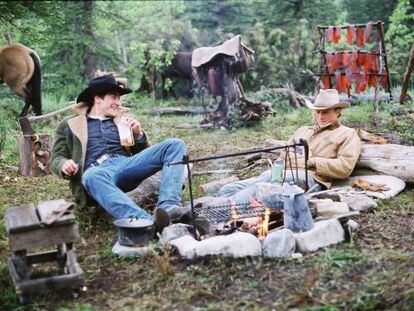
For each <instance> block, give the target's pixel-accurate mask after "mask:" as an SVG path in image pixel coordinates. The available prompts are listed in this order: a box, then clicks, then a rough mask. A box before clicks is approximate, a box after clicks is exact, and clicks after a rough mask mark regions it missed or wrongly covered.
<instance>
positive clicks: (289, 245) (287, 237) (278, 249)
mask: <svg viewBox="0 0 414 311" xmlns="http://www.w3.org/2000/svg"><path fill="white" fill-rule="evenodd" d="M294 251H295V237H294V235H293V232H292V231H290V230H289V229H282V230H277V231H273V232H270V233H269V234H268V235H267V236H266V238H265V239H264V241H263V256H265V257H271V258H288V257H291V256H292V254H293V252H294Z"/></svg>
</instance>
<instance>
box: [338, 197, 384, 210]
mask: <svg viewBox="0 0 414 311" xmlns="http://www.w3.org/2000/svg"><path fill="white" fill-rule="evenodd" d="M341 198H342V200H343V201H344V202H346V203H347V204H348V206H349V208H350V209H351V210H352V211H359V212H361V211H369V210H372V209H374V208H377V207H378V204H377V202H375V201H374V200H373V199H372V198H370V197H369V196H367V195H366V194H345V195H341Z"/></svg>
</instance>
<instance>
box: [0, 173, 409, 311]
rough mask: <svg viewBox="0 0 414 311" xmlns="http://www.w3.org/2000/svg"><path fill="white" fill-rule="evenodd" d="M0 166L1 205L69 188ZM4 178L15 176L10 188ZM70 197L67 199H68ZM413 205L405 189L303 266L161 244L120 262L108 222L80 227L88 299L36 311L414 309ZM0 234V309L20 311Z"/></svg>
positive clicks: (38, 299) (68, 298)
mask: <svg viewBox="0 0 414 311" xmlns="http://www.w3.org/2000/svg"><path fill="white" fill-rule="evenodd" d="M1 169H2V170H1V173H2V174H3V175H2V179H1V180H2V189H3V190H2V198H3V199H2V202H1V203H2V205H3V204H5V200H4V198H5V197H9V198H10V197H12V196H14V197H15V198H16V200H17V198H18V195H19V193H20V192H19V189H20V187H21V186H22V185H23V184H24V185H25V186H26V187H29V188H30V187H38V186H41V185H42V186H44V187H48V186H51V185H52V184H53V185H56V183H57V184H60V185H63V184H64V183H65V182H64V181H60V180H58V179H56V177H52V176H49V177H45V178H42V179H40V178H31V179H27V178H26V179H24V180H23V178H22V177H18V176H17V174H16V172H15V171H13V170H11V169H10V168H7V167H6V168H5V167H1ZM4 174H7V175H8V176H9V177H10V178H11V179H8V180H6V181H4V177H3V176H4ZM13 176H14V177H13ZM10 180H11V181H10ZM28 180H30V181H31V182H30V183H29V185H28V183H27V181H28ZM5 183H7V187H4V186H5ZM5 189H7V190H6V191H5ZM25 191H27V188H26V189H21V193H23V192H25ZM16 195H17V196H16ZM65 195H67V196H68V197H70V194H69V193H67V192H65ZM42 199H43V198H42ZM413 202H414V189H412V188H409V189H406V190H405V191H404V192H403V193H402V194H401V195H399V196H397V197H396V198H394V199H392V200H390V201H388V202H386V203H381V204H380V207H379V209H378V210H377V211H374V212H370V213H366V214H362V215H360V216H358V217H357V218H356V219H355V220H356V221H357V222H358V224H359V227H358V229H357V231H356V232H355V234H354V235H353V237H352V241H350V242H345V243H341V244H339V245H336V246H334V247H329V248H327V249H325V250H320V251H318V252H315V253H310V254H304V257H303V258H302V259H297V260H276V259H273V260H272V259H264V258H245V259H231V258H220V257H207V258H201V259H197V260H193V261H189V260H183V259H181V258H180V257H179V256H178V255H177V254H175V253H174V252H172V251H171V250H167V249H160V248H159V246H156V245H154V252H153V253H152V254H150V255H148V256H146V257H145V258H139V259H133V258H129V259H119V258H116V257H115V256H114V255H112V254H111V247H112V245H113V244H114V242H115V239H116V237H115V232H114V229H113V228H112V226H111V225H110V224H108V223H107V222H106V221H105V220H103V219H97V220H93V221H90V222H83V221H81V223H80V228H81V235H82V242H81V243H80V244H79V245H78V246H77V251H76V253H77V256H78V261H79V263H80V264H81V266H82V267H83V269H84V270H85V274H86V284H85V286H86V288H87V290H86V292H83V293H82V294H81V295H80V296H79V297H78V298H76V299H74V298H73V297H72V293H71V292H70V291H66V292H65V291H64V292H58V293H46V294H40V295H36V296H35V297H33V300H32V301H33V304H32V305H31V307H32V308H34V309H38V310H56V309H60V310H98V309H104V310H106V309H111V310H120V309H128V308H130V309H134V310H171V309H177V310H217V309H233V310H272V309H274V310H284V309H291V308H301V309H302V308H304V309H310V310H337V309H341V310H342V309H352V310H359V309H360V310H378V309H384V310H389V309H394V310H397V309H399V310H412V308H413V307H414V286H413V284H414V282H413V281H414V261H413V258H414V256H413V254H414V233H413V229H412V228H413V226H414V203H413ZM2 216H3V215H2ZM78 216H79V217H84V216H85V215H78ZM1 229H2V237H3V238H2V240H1V253H0V255H1V258H2V265H1V270H0V273H1V276H2V277H1V281H0V286H1V287H2V288H3V294H2V296H1V300H0V302H1V304H0V305H1V306H2V308H3V309H5V310H6V309H9V310H10V309H16V308H19V307H18V300H17V296H16V295H15V294H14V291H13V285H12V282H11V279H10V277H9V274H8V269H7V266H6V265H5V259H6V256H8V249H7V248H8V247H7V238H6V236H5V228H4V226H3V227H2V228H1Z"/></svg>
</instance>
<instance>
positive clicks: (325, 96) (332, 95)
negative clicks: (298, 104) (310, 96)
mask: <svg viewBox="0 0 414 311" xmlns="http://www.w3.org/2000/svg"><path fill="white" fill-rule="evenodd" d="M306 105H307V106H308V107H309V108H310V109H313V110H325V109H333V108H350V107H351V104H350V103H347V102H339V95H338V91H337V90H335V89H326V90H320V92H319V94H318V96H316V99H315V103H314V104H312V103H311V102H310V101H308V100H306Z"/></svg>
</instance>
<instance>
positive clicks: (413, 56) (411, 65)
mask: <svg viewBox="0 0 414 311" xmlns="http://www.w3.org/2000/svg"><path fill="white" fill-rule="evenodd" d="M413 69H414V43H413V45H412V47H411V51H410V56H409V58H408V66H407V70H406V71H405V74H404V80H403V84H402V88H401V94H400V99H399V100H398V101H399V103H400V104H402V103H403V101H404V98H405V95H407V89H408V82H409V81H410V75H411V73H412V72H413Z"/></svg>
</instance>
